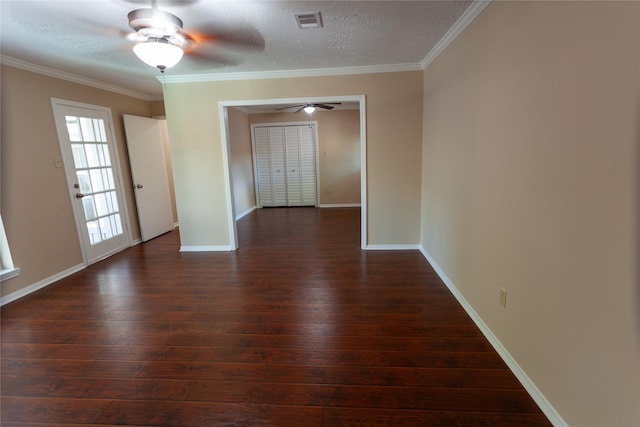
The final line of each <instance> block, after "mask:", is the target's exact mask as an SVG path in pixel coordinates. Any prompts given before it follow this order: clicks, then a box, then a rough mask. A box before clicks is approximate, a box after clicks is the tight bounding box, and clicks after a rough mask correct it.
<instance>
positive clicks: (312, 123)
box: [234, 120, 320, 218]
mask: <svg viewBox="0 0 640 427" xmlns="http://www.w3.org/2000/svg"><path fill="white" fill-rule="evenodd" d="M284 126H313V138H314V141H313V144H314V149H315V151H316V154H315V161H316V162H315V163H316V201H315V203H314V204H313V205H314V206H315V207H318V206H319V205H320V159H319V158H318V155H319V152H318V121H317V120H306V121H301V122H275V123H274V122H271V123H251V149H252V153H251V154H252V156H253V185H254V187H255V193H256V194H255V196H256V206H257V207H259V208H261V207H262V204H261V203H260V196H259V195H258V181H259V180H258V158H257V157H256V141H255V136H254V130H255V128H257V127H284ZM234 205H235V203H234ZM234 218H235V217H234Z"/></svg>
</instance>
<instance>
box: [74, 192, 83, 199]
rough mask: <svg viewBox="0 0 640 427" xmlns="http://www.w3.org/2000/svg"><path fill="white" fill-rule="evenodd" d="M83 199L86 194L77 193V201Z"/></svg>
mask: <svg viewBox="0 0 640 427" xmlns="http://www.w3.org/2000/svg"><path fill="white" fill-rule="evenodd" d="M83 197H84V194H82V193H76V199H82V198H83Z"/></svg>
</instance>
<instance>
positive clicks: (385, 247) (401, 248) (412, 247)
mask: <svg viewBox="0 0 640 427" xmlns="http://www.w3.org/2000/svg"><path fill="white" fill-rule="evenodd" d="M365 249H366V250H368V251H407V250H412V251H415V250H416V249H420V246H419V245H367V247H366V248H365Z"/></svg>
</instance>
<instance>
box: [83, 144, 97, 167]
mask: <svg viewBox="0 0 640 427" xmlns="http://www.w3.org/2000/svg"><path fill="white" fill-rule="evenodd" d="M84 149H85V151H86V153H87V166H89V167H90V168H95V167H98V166H100V158H99V157H98V147H97V146H96V145H95V144H84Z"/></svg>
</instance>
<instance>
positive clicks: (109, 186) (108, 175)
mask: <svg viewBox="0 0 640 427" xmlns="http://www.w3.org/2000/svg"><path fill="white" fill-rule="evenodd" d="M102 182H103V184H104V189H105V190H114V189H115V188H116V187H115V184H114V183H113V171H112V170H111V168H104V169H102Z"/></svg>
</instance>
